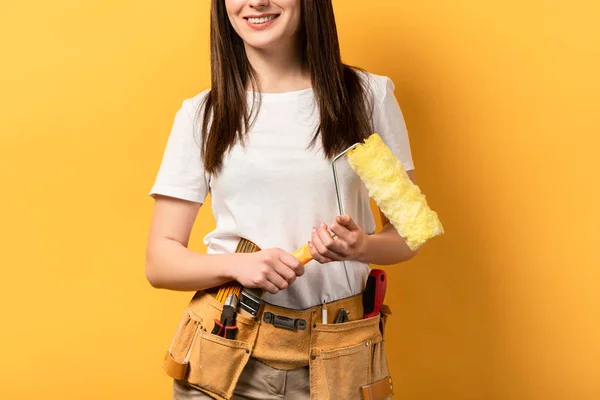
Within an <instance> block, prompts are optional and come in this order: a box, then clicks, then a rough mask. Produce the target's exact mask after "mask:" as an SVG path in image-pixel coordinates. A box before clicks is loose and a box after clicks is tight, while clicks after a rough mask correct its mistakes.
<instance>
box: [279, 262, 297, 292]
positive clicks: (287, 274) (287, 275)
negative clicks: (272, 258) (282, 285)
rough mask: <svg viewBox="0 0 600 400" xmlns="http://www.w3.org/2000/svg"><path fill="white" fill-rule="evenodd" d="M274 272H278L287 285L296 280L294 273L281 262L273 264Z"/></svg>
mask: <svg viewBox="0 0 600 400" xmlns="http://www.w3.org/2000/svg"><path fill="white" fill-rule="evenodd" d="M275 272H277V273H278V274H279V276H281V277H282V278H283V279H285V281H286V282H287V283H288V286H289V285H291V284H292V283H294V281H295V280H296V273H295V272H294V270H292V269H291V268H290V267H288V266H287V265H286V264H285V263H283V262H281V263H278V264H277V265H276V266H275Z"/></svg>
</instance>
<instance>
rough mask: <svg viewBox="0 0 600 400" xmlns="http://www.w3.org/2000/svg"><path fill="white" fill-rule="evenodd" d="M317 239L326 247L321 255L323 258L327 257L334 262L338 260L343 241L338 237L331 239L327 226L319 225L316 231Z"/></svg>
mask: <svg viewBox="0 0 600 400" xmlns="http://www.w3.org/2000/svg"><path fill="white" fill-rule="evenodd" d="M317 232H318V234H319V238H320V239H321V242H322V243H323V245H324V246H325V247H326V250H327V251H326V252H324V253H323V255H324V256H326V257H329V258H331V259H334V260H338V261H339V260H340V257H341V254H340V253H341V252H342V251H343V249H344V246H343V243H342V242H343V239H341V238H340V237H332V236H331V235H332V232H330V231H329V229H328V228H327V225H325V224H321V226H320V227H319V229H318V231H317Z"/></svg>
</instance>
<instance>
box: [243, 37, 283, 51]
mask: <svg viewBox="0 0 600 400" xmlns="http://www.w3.org/2000/svg"><path fill="white" fill-rule="evenodd" d="M245 42H246V45H247V46H249V47H252V48H254V49H258V50H268V49H272V48H274V47H277V46H278V44H280V43H283V41H282V40H280V39H279V38H249V39H248V40H245Z"/></svg>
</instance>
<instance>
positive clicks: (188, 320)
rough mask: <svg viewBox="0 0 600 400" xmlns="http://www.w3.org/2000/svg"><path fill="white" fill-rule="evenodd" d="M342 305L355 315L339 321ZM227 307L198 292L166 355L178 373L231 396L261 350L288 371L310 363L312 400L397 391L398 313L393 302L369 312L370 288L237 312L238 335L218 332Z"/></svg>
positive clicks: (376, 397)
mask: <svg viewBox="0 0 600 400" xmlns="http://www.w3.org/2000/svg"><path fill="white" fill-rule="evenodd" d="M324 307H325V308H326V309H327V316H328V320H327V322H328V323H327V324H323V321H322V309H323V308H324ZM341 308H344V309H345V310H346V311H349V312H348V321H347V322H343V323H334V320H335V318H336V314H337V312H338V310H339V309H341ZM222 310H223V304H221V303H220V302H219V301H217V300H216V298H215V297H214V296H213V295H212V294H210V293H208V292H205V291H200V292H197V293H196V294H195V295H194V297H193V298H192V300H191V301H190V303H189V305H188V306H187V307H186V309H185V311H184V313H183V316H182V317H181V320H180V323H179V326H178V328H177V331H176V332H175V335H174V336H173V339H172V342H171V346H170V347H169V350H168V351H167V354H166V357H165V360H164V369H165V372H166V373H167V374H168V375H169V376H170V377H171V378H173V379H176V380H181V381H185V382H186V383H187V384H188V385H190V386H192V387H195V388H197V389H199V390H201V391H202V392H204V393H206V394H208V395H209V396H211V397H213V398H215V399H219V400H225V399H227V400H229V399H231V398H232V396H233V392H234V389H235V386H236V384H237V381H238V379H239V377H240V374H241V373H242V370H243V369H244V367H245V365H246V363H247V362H248V359H249V358H250V357H254V358H256V359H258V360H260V361H262V362H264V363H265V364H267V365H269V366H271V367H273V368H278V369H283V370H291V369H295V368H300V367H305V366H309V367H310V397H311V399H312V400H314V399H319V400H325V399H328V400H353V399H364V400H381V399H385V398H387V397H389V396H391V395H392V394H393V387H392V380H391V377H390V373H389V370H388V364H387V360H386V355H385V340H384V333H385V325H386V319H387V317H388V315H389V314H391V313H390V310H389V307H387V306H385V305H384V306H383V307H382V308H381V312H380V313H379V314H378V315H376V316H374V317H370V318H367V319H363V303H362V294H359V295H356V296H352V297H348V298H345V299H341V300H338V301H335V302H331V303H327V304H323V305H319V306H316V307H312V308H309V309H305V310H294V309H289V308H285V307H279V306H275V305H271V304H268V303H264V302H263V304H262V306H261V310H260V311H259V312H258V314H257V315H256V316H255V317H249V316H246V315H241V314H238V315H237V317H236V324H237V327H238V332H237V334H236V337H235V339H226V338H224V337H221V336H217V335H214V334H212V333H211V329H212V327H213V325H214V320H215V319H218V318H219V316H220V315H221V311H222Z"/></svg>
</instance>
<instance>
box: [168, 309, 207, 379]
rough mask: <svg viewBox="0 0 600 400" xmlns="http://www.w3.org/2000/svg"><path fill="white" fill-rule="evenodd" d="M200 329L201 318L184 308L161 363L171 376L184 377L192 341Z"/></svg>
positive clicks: (201, 327) (174, 377)
mask: <svg viewBox="0 0 600 400" xmlns="http://www.w3.org/2000/svg"><path fill="white" fill-rule="evenodd" d="M202 329H203V326H202V318H201V317H199V316H197V315H195V314H194V313H193V312H192V311H191V310H190V309H188V308H186V309H185V311H184V312H183V315H182V316H181V319H180V321H179V325H178V326H177V330H176V331H175V334H174V335H173V338H172V340H171V345H170V346H169V349H168V351H167V354H166V356H165V360H164V364H163V367H164V369H165V372H166V373H167V375H169V376H170V377H171V378H173V379H176V380H183V379H185V377H186V375H187V371H188V368H189V359H190V356H191V352H192V349H193V347H194V343H195V341H196V339H197V338H198V334H199V333H200V332H201V331H202Z"/></svg>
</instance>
